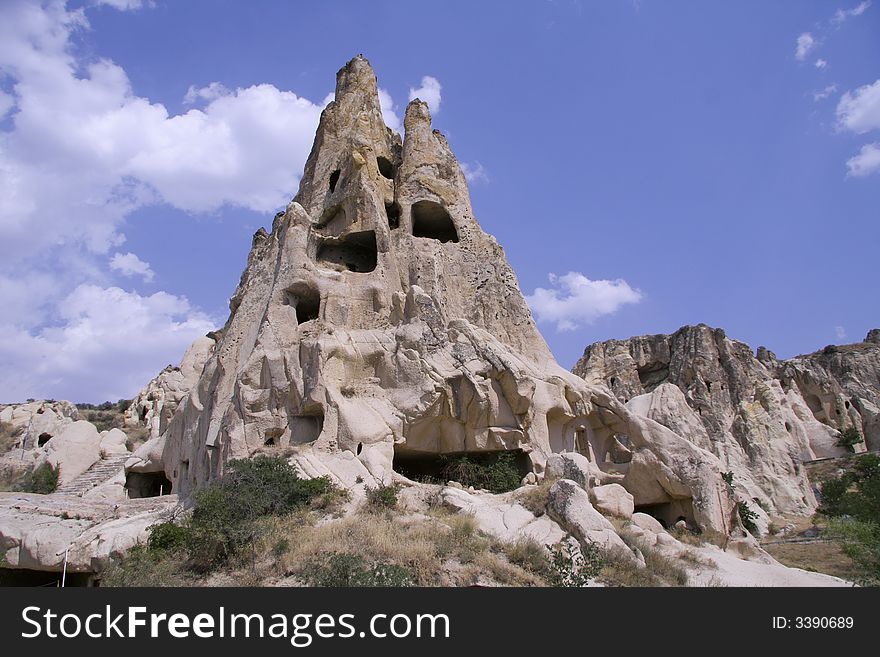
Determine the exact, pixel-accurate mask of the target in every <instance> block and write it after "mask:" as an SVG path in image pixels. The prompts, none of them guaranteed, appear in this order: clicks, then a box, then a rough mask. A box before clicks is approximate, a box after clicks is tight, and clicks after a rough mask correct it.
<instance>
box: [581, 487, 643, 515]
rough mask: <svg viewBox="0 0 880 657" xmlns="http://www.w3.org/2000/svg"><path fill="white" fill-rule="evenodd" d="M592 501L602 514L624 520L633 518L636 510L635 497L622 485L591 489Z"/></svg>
mask: <svg viewBox="0 0 880 657" xmlns="http://www.w3.org/2000/svg"><path fill="white" fill-rule="evenodd" d="M590 501H591V502H592V503H593V506H594V507H595V508H596V509H597V510H598V511H599V512H600V513H604V514H606V515H612V516H617V517H618V518H624V519H629V518H631V517H632V514H633V509H634V508H635V504H634V503H633V496H632V495H630V494H629V493H628V492H627V490H626V489H625V488H624V487H623V486H621V485H620V484H605V485H604V486H594V487H593V488H591V489H590Z"/></svg>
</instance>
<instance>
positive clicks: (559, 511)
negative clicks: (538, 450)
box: [547, 479, 635, 560]
mask: <svg viewBox="0 0 880 657" xmlns="http://www.w3.org/2000/svg"><path fill="white" fill-rule="evenodd" d="M547 512H548V514H549V515H550V517H551V518H553V519H554V520H555V521H556V522H558V523H559V524H560V525H561V526H562V527H563V528H564V529H566V530H567V531H568V532H569V533H570V534H571V535H572V536H574V537H575V538H576V539H577V540H578V542H579V543H580V544H581V545H582V546H584V547H585V546H586V545H588V544H590V543H593V544H595V545H597V546H599V547H600V548H602V549H605V550H620V551H621V554H628V555H630V556H633V559H634V560H635V556H634V555H633V553H632V551H631V550H630V549H629V548H628V547H627V545H626V543H624V542H623V540H622V539H621V538H620V536H618V535H617V532H616V531H615V529H614V525H612V524H611V523H610V522H609V521H608V519H607V518H606V517H605V516H603V515H602V514H601V513H599V512H598V511H596V509H594V508H593V505H592V504H590V498H589V495H587V492H586V491H585V490H584V489H583V488H582V487H581V486H580V485H579V484H578V483H577V482H575V481H572V480H571V479H560V480H559V481H557V482H556V483H555V484H553V486H552V487H551V488H550V497H549V501H548V503H547Z"/></svg>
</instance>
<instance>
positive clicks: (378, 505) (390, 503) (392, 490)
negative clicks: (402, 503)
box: [367, 484, 400, 511]
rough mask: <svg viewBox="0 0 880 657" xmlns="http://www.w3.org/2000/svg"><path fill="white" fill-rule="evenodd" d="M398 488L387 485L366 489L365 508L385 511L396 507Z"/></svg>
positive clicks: (395, 485)
mask: <svg viewBox="0 0 880 657" xmlns="http://www.w3.org/2000/svg"><path fill="white" fill-rule="evenodd" d="M399 492H400V486H399V485H397V484H389V485H388V486H384V485H380V486H377V487H376V488H368V489H367V508H369V509H372V510H375V511H387V510H389V509H393V508H395V507H396V506H397V494H398V493H399Z"/></svg>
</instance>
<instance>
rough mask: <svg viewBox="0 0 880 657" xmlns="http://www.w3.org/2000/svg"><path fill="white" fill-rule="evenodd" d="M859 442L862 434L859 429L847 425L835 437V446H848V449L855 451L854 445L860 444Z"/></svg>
mask: <svg viewBox="0 0 880 657" xmlns="http://www.w3.org/2000/svg"><path fill="white" fill-rule="evenodd" d="M861 442H862V434H860V433H859V430H858V429H856V428H855V427H849V428H848V429H845V430H843V431H842V432H841V433H840V437H839V438H838V439H837V446H838V447H848V448H849V451H851V452H855V451H856V445H859V444H861Z"/></svg>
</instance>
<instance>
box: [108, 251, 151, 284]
mask: <svg viewBox="0 0 880 657" xmlns="http://www.w3.org/2000/svg"><path fill="white" fill-rule="evenodd" d="M110 269H112V270H113V271H118V272H119V273H120V274H122V275H123V276H140V277H142V278H143V279H144V281H145V282H147V283H149V282H150V281H152V280H153V277H154V276H155V275H156V273H155V272H154V271H153V270H152V268H151V267H150V263H148V262H144V261H143V260H141V259H140V258H138V257H137V256H136V255H135V254H134V253H116V254H114V255H113V257H112V258H111V259H110Z"/></svg>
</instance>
